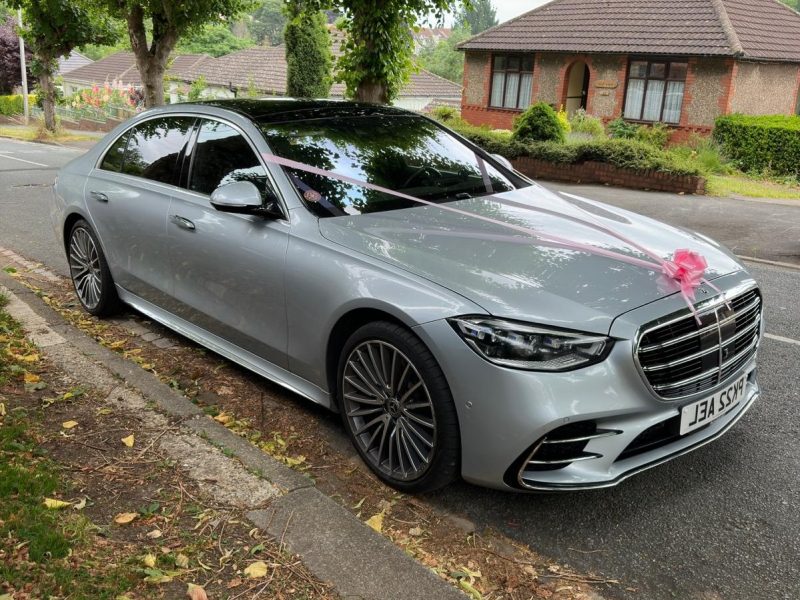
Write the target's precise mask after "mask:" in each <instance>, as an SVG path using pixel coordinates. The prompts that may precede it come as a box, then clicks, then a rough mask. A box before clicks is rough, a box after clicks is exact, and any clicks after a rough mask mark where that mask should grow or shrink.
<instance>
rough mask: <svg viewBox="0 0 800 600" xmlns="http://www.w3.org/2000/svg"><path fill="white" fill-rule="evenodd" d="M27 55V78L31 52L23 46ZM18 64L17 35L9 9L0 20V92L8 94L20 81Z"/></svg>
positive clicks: (14, 22) (14, 20)
mask: <svg viewBox="0 0 800 600" xmlns="http://www.w3.org/2000/svg"><path fill="white" fill-rule="evenodd" d="M25 55H26V56H27V57H28V78H29V79H30V77H31V74H30V60H31V52H30V49H29V48H25ZM20 69H21V67H20V64H19V36H18V35H17V27H16V19H15V18H14V17H13V16H12V15H11V13H10V11H9V12H8V13H7V14H6V17H5V18H4V19H2V20H0V94H10V93H11V92H12V91H13V90H14V88H15V87H16V86H18V85H20V84H21V83H22V72H21V70H20Z"/></svg>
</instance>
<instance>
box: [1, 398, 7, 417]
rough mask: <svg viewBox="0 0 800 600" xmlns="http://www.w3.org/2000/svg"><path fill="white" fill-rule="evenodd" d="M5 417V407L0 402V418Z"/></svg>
mask: <svg viewBox="0 0 800 600" xmlns="http://www.w3.org/2000/svg"><path fill="white" fill-rule="evenodd" d="M5 416H6V405H5V404H4V403H3V402H0V417H5Z"/></svg>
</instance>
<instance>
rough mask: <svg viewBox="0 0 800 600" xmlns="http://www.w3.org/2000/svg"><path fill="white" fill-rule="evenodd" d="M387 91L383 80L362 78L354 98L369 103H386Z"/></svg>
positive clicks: (387, 98) (387, 100) (387, 99)
mask: <svg viewBox="0 0 800 600" xmlns="http://www.w3.org/2000/svg"><path fill="white" fill-rule="evenodd" d="M388 91H389V90H388V87H387V85H386V83H384V82H378V81H369V80H367V79H362V80H361V82H360V83H359V84H358V89H357V90H356V96H355V100H356V101H357V102H369V103H371V104H388V103H389V93H388Z"/></svg>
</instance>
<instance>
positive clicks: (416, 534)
mask: <svg viewBox="0 0 800 600" xmlns="http://www.w3.org/2000/svg"><path fill="white" fill-rule="evenodd" d="M408 535H412V536H414V537H419V536H421V535H422V528H421V527H412V528H411V529H409V530H408Z"/></svg>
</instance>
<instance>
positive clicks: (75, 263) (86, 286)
mask: <svg viewBox="0 0 800 600" xmlns="http://www.w3.org/2000/svg"><path fill="white" fill-rule="evenodd" d="M67 257H68V259H69V271H70V275H71V276H72V283H73V285H74V286H75V293H76V294H77V295H78V300H80V301H81V304H82V305H83V307H84V308H85V309H86V310H87V311H88V312H90V313H91V314H93V315H105V314H109V313H111V312H114V311H115V310H116V309H117V308H118V304H119V299H118V297H117V291H116V289H115V288H114V282H113V280H112V279H111V273H110V272H109V270H108V264H107V263H106V259H105V257H104V256H103V251H102V250H101V249H100V244H99V243H98V242H97V238H96V237H95V235H94V232H93V231H92V229H91V228H90V226H89V224H88V223H87V222H86V221H83V220H80V221H78V222H76V223H75V225H74V226H73V227H72V231H71V232H70V235H69V243H68V246H67Z"/></svg>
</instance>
